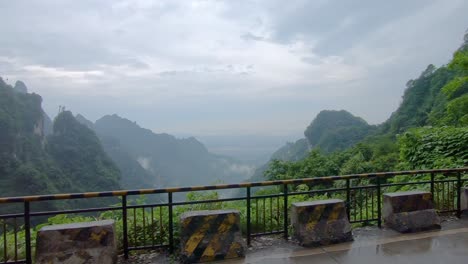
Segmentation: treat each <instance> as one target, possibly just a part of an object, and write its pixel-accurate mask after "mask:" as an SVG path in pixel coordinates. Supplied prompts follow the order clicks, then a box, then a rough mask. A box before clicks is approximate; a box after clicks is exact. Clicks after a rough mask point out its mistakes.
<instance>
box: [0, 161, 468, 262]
mask: <svg viewBox="0 0 468 264" xmlns="http://www.w3.org/2000/svg"><path fill="white" fill-rule="evenodd" d="M467 172H468V167H467V168H456V169H437V170H414V171H400V172H380V173H368V174H353V175H343V176H327V177H317V178H302V179H292V180H278V181H263V182H253V183H240V184H219V185H209V186H193V187H181V188H163V189H140V190H120V191H108V192H88V193H72V194H53V195H34V196H21V197H5V198H0V208H1V207H2V205H5V204H14V203H22V204H23V210H22V211H23V212H21V213H15V214H4V215H0V221H1V222H0V231H1V232H0V239H1V238H2V236H3V256H0V262H2V261H3V263H32V248H31V227H32V224H31V218H32V217H45V216H54V215H60V214H83V213H96V212H109V211H110V212H114V211H120V212H121V214H119V217H121V218H120V219H121V221H122V251H123V253H124V256H125V257H126V258H128V255H129V252H130V251H133V250H147V249H158V248H167V249H169V252H170V253H173V252H174V248H175V242H174V240H175V232H174V229H175V228H174V226H175V224H176V223H174V216H175V214H174V209H175V208H176V207H178V206H188V205H197V204H213V203H229V202H237V203H242V205H241V206H242V207H243V208H245V213H244V214H242V215H241V217H243V218H245V219H243V222H244V221H245V231H246V240H247V244H248V245H250V244H251V239H252V238H253V237H257V236H264V235H273V234H283V237H284V238H285V239H288V237H289V228H290V225H289V223H288V207H289V203H290V202H291V199H293V197H294V196H298V195H307V196H308V197H310V199H314V197H317V196H319V195H322V196H323V195H326V196H328V197H335V198H341V199H343V200H345V202H346V207H347V214H348V218H349V220H350V222H351V223H363V224H369V223H377V225H378V226H379V227H381V224H382V221H381V218H382V217H381V206H382V194H383V193H384V191H385V190H387V189H389V188H400V187H405V186H406V188H410V187H411V188H412V186H418V189H428V191H430V192H431V193H432V194H433V199H434V202H435V204H436V208H437V209H438V211H439V212H440V213H456V214H457V216H460V214H461V192H460V190H461V188H462V186H463V185H464V183H465V182H468V178H464V177H463V175H462V174H466V173H467ZM407 175H418V176H426V177H425V178H429V179H427V180H424V179H423V180H422V179H421V178H424V177H414V179H415V180H410V181H407V182H398V183H387V182H386V181H387V179H389V178H393V177H396V176H407ZM336 182H341V183H342V184H341V185H340V186H341V187H336V185H335V187H333V185H334V184H333V183H336ZM300 184H306V185H308V186H310V187H311V188H312V189H309V190H306V191H295V190H294V188H293V187H296V186H298V185H300ZM268 186H280V188H278V192H277V193H275V194H268V195H258V194H257V195H256V194H255V193H254V192H253V190H252V188H255V187H268ZM223 189H245V194H246V195H245V196H243V197H237V198H224V199H209V200H199V201H184V202H174V200H173V194H174V193H183V192H195V191H208V190H223ZM142 194H167V202H160V203H151V204H144V205H130V204H129V203H128V201H127V198H128V197H131V196H135V195H142ZM96 197H120V198H121V204H120V205H119V206H109V207H99V208H87V209H76V210H58V211H38V212H33V211H31V203H34V202H39V201H54V200H71V199H88V198H96ZM21 230H24V241H19V240H20V238H19V235H18V234H19V233H20V231H21ZM8 232H10V233H11V232H13V240H14V241H13V245H14V249H13V254H8V251H9V250H11V249H10V248H8V242H7V233H8ZM138 235H141V237H139V236H138ZM1 246H2V245H0V247H1ZM19 246H23V247H24V250H25V252H24V255H25V259H18V258H19V255H20V254H19V252H18V248H19Z"/></svg>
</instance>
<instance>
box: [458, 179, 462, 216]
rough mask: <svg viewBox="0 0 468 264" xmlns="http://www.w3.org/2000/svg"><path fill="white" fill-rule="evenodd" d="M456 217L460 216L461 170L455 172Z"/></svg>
mask: <svg viewBox="0 0 468 264" xmlns="http://www.w3.org/2000/svg"><path fill="white" fill-rule="evenodd" d="M457 189H458V191H457V217H458V218H460V217H461V191H462V181H461V172H458V173H457Z"/></svg>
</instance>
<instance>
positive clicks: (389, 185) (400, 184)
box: [380, 181, 431, 187]
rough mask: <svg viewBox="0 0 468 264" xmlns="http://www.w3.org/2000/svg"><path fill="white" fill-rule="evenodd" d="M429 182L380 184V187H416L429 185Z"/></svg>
mask: <svg viewBox="0 0 468 264" xmlns="http://www.w3.org/2000/svg"><path fill="white" fill-rule="evenodd" d="M429 183H431V181H420V182H399V183H385V184H381V185H380V186H381V187H392V186H404V185H418V184H429Z"/></svg>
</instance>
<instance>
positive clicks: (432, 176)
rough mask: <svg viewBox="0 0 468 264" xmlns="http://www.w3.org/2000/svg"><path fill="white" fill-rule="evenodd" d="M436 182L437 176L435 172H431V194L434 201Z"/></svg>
mask: <svg viewBox="0 0 468 264" xmlns="http://www.w3.org/2000/svg"><path fill="white" fill-rule="evenodd" d="M434 180H435V175H434V173H433V172H431V193H432V198H433V199H434Z"/></svg>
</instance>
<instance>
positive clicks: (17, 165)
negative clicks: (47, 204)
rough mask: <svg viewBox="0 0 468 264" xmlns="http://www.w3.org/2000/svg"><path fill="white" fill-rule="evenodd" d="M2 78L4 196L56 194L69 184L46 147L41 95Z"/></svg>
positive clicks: (0, 150)
mask: <svg viewBox="0 0 468 264" xmlns="http://www.w3.org/2000/svg"><path fill="white" fill-rule="evenodd" d="M23 91H24V89H20V91H18V90H16V89H15V88H13V87H12V86H10V85H8V84H6V83H5V82H4V81H3V80H2V79H1V78H0V160H1V162H0V175H1V178H0V190H1V193H2V196H16V195H31V194H39V193H56V192H58V191H59V190H62V189H64V188H65V189H66V188H67V187H68V186H70V181H68V180H67V179H65V178H64V177H63V174H62V172H61V170H60V168H59V167H58V166H57V165H56V164H55V163H54V161H53V160H52V159H51V158H50V156H49V155H48V153H47V152H46V151H45V150H44V145H45V135H44V132H43V130H42V128H43V120H44V116H43V115H42V113H43V111H42V108H41V103H42V98H41V97H40V96H39V95H37V94H27V93H23Z"/></svg>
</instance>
